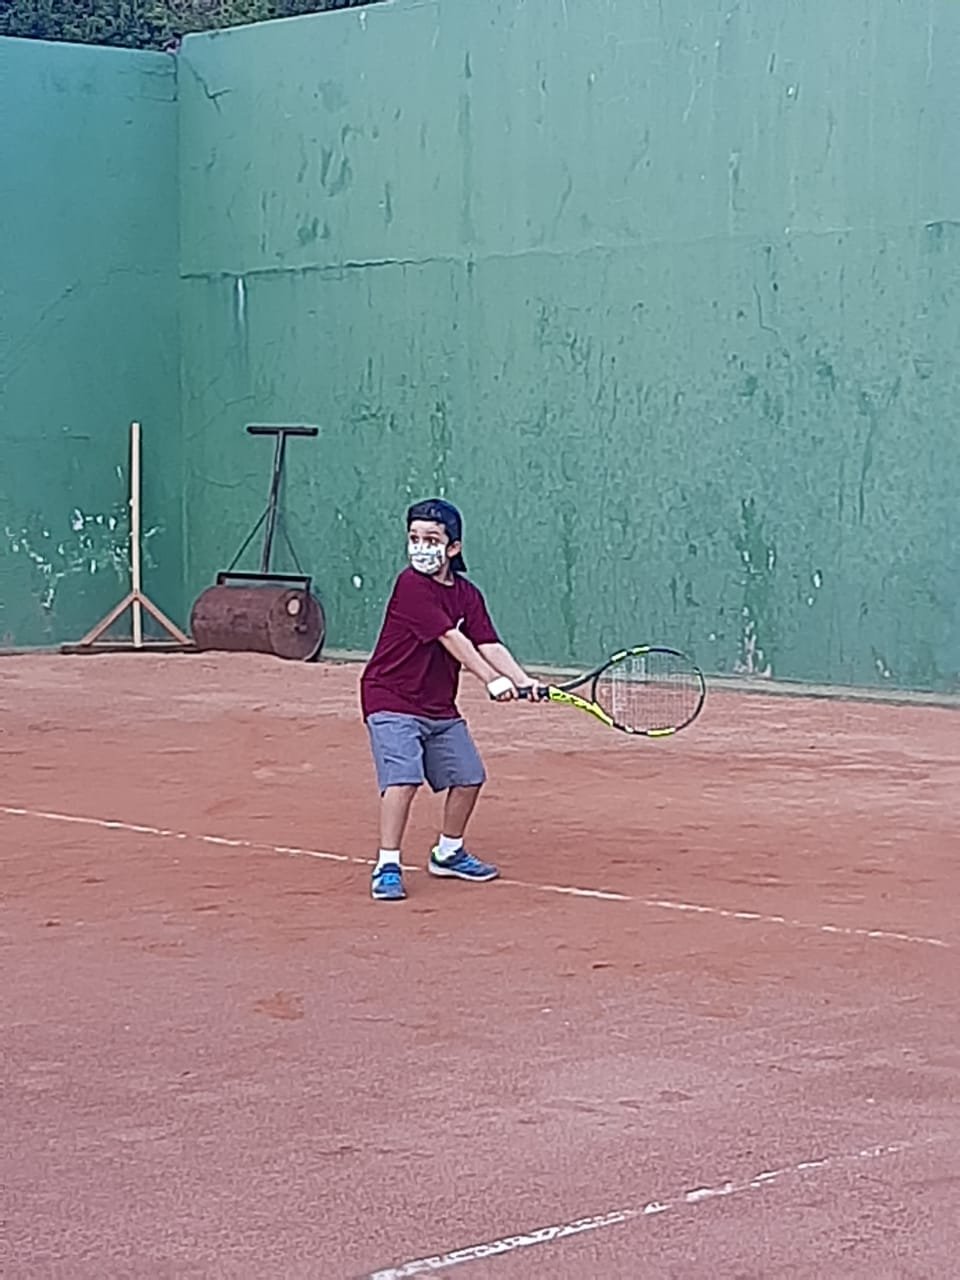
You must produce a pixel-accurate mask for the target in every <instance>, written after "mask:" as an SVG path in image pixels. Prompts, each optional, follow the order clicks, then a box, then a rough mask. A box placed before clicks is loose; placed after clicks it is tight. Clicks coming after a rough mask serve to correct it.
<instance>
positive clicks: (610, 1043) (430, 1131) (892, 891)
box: [0, 655, 960, 1280]
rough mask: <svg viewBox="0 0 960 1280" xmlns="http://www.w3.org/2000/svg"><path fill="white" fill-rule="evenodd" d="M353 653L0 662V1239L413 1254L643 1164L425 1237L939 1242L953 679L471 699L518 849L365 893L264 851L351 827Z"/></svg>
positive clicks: (813, 1256)
mask: <svg viewBox="0 0 960 1280" xmlns="http://www.w3.org/2000/svg"><path fill="white" fill-rule="evenodd" d="M356 679H357V670H356V668H351V667H337V666H325V665H319V666H301V665H298V664H283V663H280V662H276V661H271V660H268V659H261V658H256V657H252V656H247V655H240V656H233V657H226V656H224V657H222V658H216V659H214V658H210V657H200V656H190V657H180V658H176V657H166V658H162V657H155V656H129V657H127V656H119V657H97V658H75V659H68V658H62V657H51V656H43V657H40V656H36V657H28V658H10V659H4V660H0V706H2V716H0V777H2V783H0V805H2V806H4V807H5V809H6V810H7V812H4V811H2V810H0V971H2V974H3V984H2V991H0V1019H2V1027H0V1035H2V1076H3V1079H2V1084H3V1089H2V1096H0V1134H2V1141H0V1274H2V1275H3V1276H4V1277H17V1278H19V1277H34V1276H44V1277H46V1276H69V1277H71V1280H73V1278H77V1280H86V1278H87V1277H90V1278H93V1277H96V1278H98V1280H102V1278H103V1277H147V1278H153V1277H177V1278H180V1277H200V1276H204V1277H207V1276H210V1277H220V1276H223V1277H251V1280H253V1278H255V1277H256V1278H262V1277H271V1278H272V1277H278V1278H280V1277H282V1278H284V1280H288V1278H289V1280H299V1278H300V1277H304V1278H306V1277H311V1278H312V1277H322V1278H323V1280H341V1278H342V1280H350V1278H352V1277H359V1276H364V1275H369V1274H370V1273H372V1272H375V1271H377V1270H378V1269H381V1270H383V1271H384V1272H385V1273H386V1274H388V1275H391V1274H392V1275H396V1276H400V1275H411V1274H425V1273H426V1272H425V1270H423V1269H416V1268H403V1266H402V1264H404V1263H406V1262H408V1261H410V1260H416V1259H421V1258H424V1257H427V1256H430V1255H448V1254H451V1253H453V1254H455V1253H456V1251H457V1250H461V1249H463V1250H469V1249H470V1248H471V1247H472V1246H478V1245H483V1244H484V1243H490V1242H494V1241H498V1240H502V1239H504V1238H507V1237H513V1236H517V1235H523V1234H529V1233H533V1232H536V1231H537V1230H538V1229H539V1228H544V1227H550V1226H559V1225H561V1224H564V1223H570V1222H573V1221H576V1220H579V1219H583V1218H588V1217H590V1218H592V1217H597V1218H601V1219H602V1218H603V1217H604V1215H608V1214H610V1213H612V1212H614V1211H617V1210H623V1209H627V1210H630V1209H634V1210H636V1209H640V1208H642V1207H643V1206H644V1205H645V1204H648V1203H650V1202H653V1201H657V1202H660V1203H662V1204H667V1205H668V1206H669V1207H668V1208H667V1209H666V1211H664V1212H661V1213H647V1214H644V1215H640V1216H637V1217H629V1218H628V1219H627V1220H626V1221H609V1222H601V1223H599V1224H596V1223H595V1224H592V1226H593V1229H591V1230H589V1231H585V1232H583V1233H582V1234H578V1235H573V1236H569V1237H566V1238H561V1239H553V1240H547V1239H544V1238H542V1237H541V1238H538V1241H539V1242H536V1243H527V1244H525V1245H524V1247H510V1248H509V1249H508V1250H507V1251H506V1252H504V1253H502V1254H500V1255H499V1256H495V1257H488V1258H485V1259H484V1258H483V1257H482V1256H481V1255H480V1253H478V1252H476V1251H475V1252H473V1253H470V1252H467V1253H466V1254H464V1255H463V1256H462V1258H463V1260H460V1261H458V1259H457V1257H453V1258H450V1257H447V1258H446V1263H447V1264H448V1266H449V1270H444V1272H443V1274H451V1275H453V1276H456V1277H460V1278H461V1280H470V1278H471V1277H487V1276H490V1277H494V1278H495V1280H501V1278H502V1280H528V1278H529V1277H543V1276H550V1277H560V1278H562V1280H566V1278H567V1277H571V1278H574V1280H579V1278H581V1277H585V1278H588V1280H589V1278H591V1277H604V1278H609V1277H612V1278H619V1277H624V1278H629V1280H635V1278H637V1277H661V1276H663V1277H678V1278H679V1277H683V1278H685V1280H686V1278H687V1277H697V1278H699V1277H704V1278H706V1277H711V1278H712V1277H718V1276H725V1277H727V1276H737V1277H744V1278H746V1277H767V1276H777V1277H783V1276H789V1277H823V1276H830V1277H844V1278H847V1277H869V1278H870V1280H877V1278H878V1277H888V1276H889V1277H924V1278H927V1277H941V1276H944V1277H946V1276H953V1275H955V1274H956V1268H957V1263H956V1258H957V1256H958V1255H960V1211H958V1203H960V1016H958V991H960V966H958V958H960V919H958V913H957V899H958V891H960V869H958V855H960V838H958V803H957V795H958V784H960V714H958V713H957V712H956V711H950V710H941V709H935V708H913V707H882V706H875V705H865V704H850V703H842V702H831V701H814V700H799V699H785V698H761V697H758V696H745V695H733V694H729V693H717V692H712V693H711V696H710V697H709V698H708V703H707V708H706V710H705V712H704V715H703V717H702V718H701V720H700V721H699V722H698V723H697V724H696V725H695V726H694V727H693V728H692V729H690V730H688V731H687V732H686V733H684V734H682V735H679V736H678V737H677V738H675V739H673V740H672V741H668V742H660V743H656V744H650V743H643V742H635V741H631V740H628V739H624V738H621V737H619V736H618V735H615V734H611V733H609V732H608V731H606V730H604V729H603V728H601V727H600V726H596V727H594V726H593V725H592V723H591V722H589V721H588V720H586V719H584V718H583V717H581V716H580V715H578V714H577V713H575V712H571V711H568V710H564V709H560V708H550V707H523V708H509V707H500V706H496V707H494V706H492V705H488V704H487V703H486V702H484V701H483V700H482V699H481V698H479V697H478V696H477V695H476V694H471V695H470V696H469V697H468V698H467V699H466V700H465V706H466V707H467V709H468V711H469V714H470V716H471V720H472V722H473V724H474V728H475V732H476V736H477V738H478V740H479V742H480V744H481V747H482V749H483V750H484V753H485V755H486V758H487V761H488V765H489V767H490V771H491V783H490V786H489V789H488V792H487V794H486V796H485V798H484V800H483V801H482V803H481V806H480V809H479V810H478V814H477V818H476V822H475V826H474V829H473V833H472V834H473V840H472V845H473V847H474V848H475V849H476V851H477V852H478V853H481V854H483V855H485V856H486V855H489V856H491V857H495V858H496V859H498V860H499V862H500V864H501V866H502V868H503V872H504V876H505V878H506V880H511V881H519V882H521V883H519V884H511V883H506V882H503V881H501V882H498V883H495V884H492V885H486V886H472V885H460V884H456V883H449V882H437V881H433V880H429V879H428V878H427V877H426V876H425V875H423V874H411V875H410V877H409V888H410V891H411V896H410V898H409V900H408V901H407V902H406V903H404V904H400V905H394V904H374V903H372V902H370V901H369V899H368V897H367V883H368V880H367V878H368V871H367V868H366V867H365V866H363V865H360V864H358V863H353V862H349V861H347V862H336V861H330V860H321V859H316V858H310V857H307V856H294V855H290V854H282V853H278V852H275V851H273V849H274V847H275V846H297V847H300V848H305V849H310V850H316V851H326V852H328V853H334V854H342V855H346V856H347V857H350V858H358V859H363V858H366V857H368V856H371V855H372V853H373V850H374V845H375V839H376V837H375V816H376V806H375V795H374V789H373V781H372V773H371V769H370V765H369V762H368V757H367V746H366V739H365V734H364V730H363V727H362V725H361V724H360V722H359V720H358V716H357V711H356V695H355V688H356ZM10 809H26V810H29V811H31V812H30V813H29V814H14V813H10V812H9V810H10ZM40 812H43V813H46V814H60V815H65V816H80V817H87V818H91V819H96V820H116V821H118V822H120V823H123V824H128V825H134V826H141V827H146V828H151V829H152V830H146V831H140V832H138V831H132V830H129V829H128V827H126V826H118V827H114V828H106V827H102V826H97V825H90V824H78V823H67V822H63V821H59V820H56V819H54V818H53V817H50V816H46V817H43V816H36V815H37V814H39V813H40ZM436 820H437V808H436V801H435V800H433V799H432V798H429V797H427V796H423V797H422V798H421V799H420V801H419V802H418V806H417V810H416V817H415V827H414V830H413V832H412V838H411V840H410V842H409V846H408V849H407V850H406V860H407V861H408V862H410V863H414V864H416V863H419V864H422V862H423V858H424V854H425V851H426V849H427V848H428V846H429V844H430V842H431V839H432V837H433V836H434V834H435V830H436V828H435V823H436ZM158 828H159V829H162V830H164V831H166V832H167V834H156V833H155V830H156V829H158ZM173 833H182V834H180V835H177V834H173ZM204 835H206V836H216V837H228V838H234V839H238V840H241V841H246V842H250V843H252V844H253V845H255V846H258V847H254V848H251V847H248V846H247V845H240V846H237V847H229V846H223V845H213V844H210V843H206V842H204V841H202V840H201V839H199V837H201V836H204ZM259 846H262V847H259ZM542 886H555V887H559V888H564V887H569V886H579V887H581V888H586V889H598V890H607V891H612V892H615V893H621V894H623V895H624V898H625V900H616V899H614V900H610V899H603V898H588V897H574V896H569V895H565V894H561V893H557V892H554V891H550V890H548V889H544V888H543V887H542ZM655 902H661V903H662V904H663V905H659V906H658V905H654V903H655ZM685 906H686V907H690V906H700V907H709V908H715V909H719V910H720V911H728V912H749V913H754V914H756V915H758V916H760V917H763V918H761V919H737V918H734V917H733V916H729V915H723V914H717V913H716V912H715V911H711V912H704V911H692V910H686V909H682V908H684V907H685ZM776 917H782V918H783V922H780V921H778V920H777V919H776ZM824 926H826V927H827V931H825V930H824ZM831 928H837V929H841V930H846V932H830V931H829V930H830V929H831ZM870 931H880V932H881V934H882V935H885V934H900V935H905V936H904V937H903V938H897V937H893V938H891V937H888V936H876V937H870V936H867V935H868V934H869V932H870ZM909 939H912V940H909ZM938 944H940V945H938ZM878 1148H882V1150H875V1149H878ZM799 1166H806V1167H799ZM776 1171H783V1172H782V1173H780V1174H779V1176H778V1177H776V1178H770V1179H767V1180H761V1181H759V1182H754V1185H753V1186H751V1185H749V1184H750V1183H751V1181H752V1180H756V1179H757V1177H758V1175H760V1174H762V1173H765V1172H766V1173H771V1172H776ZM728 1183H729V1184H731V1185H730V1186H729V1187H727V1188H726V1191H727V1194H723V1195H713V1196H709V1197H706V1196H700V1197H698V1196H692V1197H691V1196H689V1195H688V1193H690V1192H691V1191H695V1190H696V1189H698V1188H701V1189H702V1188H710V1189H714V1190H717V1189H723V1188H724V1186H725V1184H728Z"/></svg>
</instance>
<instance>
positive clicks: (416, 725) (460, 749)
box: [367, 711, 487, 795]
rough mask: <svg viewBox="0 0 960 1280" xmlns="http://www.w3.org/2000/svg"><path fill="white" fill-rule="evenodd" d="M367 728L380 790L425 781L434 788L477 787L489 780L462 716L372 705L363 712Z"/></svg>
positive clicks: (441, 789) (417, 785)
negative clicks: (430, 714) (419, 713)
mask: <svg viewBox="0 0 960 1280" xmlns="http://www.w3.org/2000/svg"><path fill="white" fill-rule="evenodd" d="M367 732H368V733H369V734H370V747H371V750H372V751H373V762H374V764H375V765H376V769H377V785H378V786H379V788H380V793H381V795H382V794H383V792H384V791H386V789H387V787H419V786H420V785H421V784H422V783H423V782H428V783H429V784H430V786H431V787H432V788H433V790H434V791H447V790H449V788H450V787H479V786H482V785H483V783H484V782H486V780H487V775H486V771H485V770H484V767H483V761H482V760H481V759H480V753H479V752H478V751H477V748H476V746H475V744H474V741H473V738H472V737H471V736H470V730H469V729H468V728H467V722H466V721H465V720H428V719H426V718H425V717H424V716H405V715H400V714H399V713H397V712H395V711H375V712H374V713H373V715H371V716H368V718H367Z"/></svg>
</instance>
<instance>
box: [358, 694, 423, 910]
mask: <svg viewBox="0 0 960 1280" xmlns="http://www.w3.org/2000/svg"><path fill="white" fill-rule="evenodd" d="M367 732H368V733H369V735H370V748H371V751H372V752H373V760H374V764H375V766H376V770H377V785H378V786H379V788H380V851H379V853H378V855H377V865H376V866H375V868H374V870H373V875H372V877H371V883H370V891H371V894H372V896H373V897H374V898H379V899H384V900H388V901H391V900H393V901H395V900H398V899H400V898H405V897H406V892H405V890H404V887H403V876H402V872H401V867H400V849H401V846H402V844H403V833H404V831H405V830H406V826H407V819H408V818H409V816H410V806H411V805H412V803H413V797H414V796H415V795H416V793H417V788H418V787H419V786H420V785H421V784H422V782H423V780H424V773H423V733H422V729H421V726H420V724H419V722H418V721H417V719H416V718H415V717H414V716H401V715H394V714H393V713H386V712H378V713H376V714H374V715H372V716H370V717H369V718H368V720H367Z"/></svg>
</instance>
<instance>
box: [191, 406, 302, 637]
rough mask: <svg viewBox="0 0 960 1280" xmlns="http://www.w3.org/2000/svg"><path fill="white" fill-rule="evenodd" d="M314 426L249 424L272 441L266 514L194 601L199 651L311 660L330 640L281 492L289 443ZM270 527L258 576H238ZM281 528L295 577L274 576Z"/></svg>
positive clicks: (249, 430) (193, 629) (250, 430)
mask: <svg viewBox="0 0 960 1280" xmlns="http://www.w3.org/2000/svg"><path fill="white" fill-rule="evenodd" d="M317 431H318V429H317V428H316V427H312V426H286V425H282V424H274V425H269V424H268V425H258V424H251V425H250V426H248V427H247V433H248V434H249V435H251V436H268V437H272V438H273V441H274V452H273V472H272V475H271V477H270V493H269V497H268V500H267V507H266V510H265V511H264V512H263V514H262V515H261V517H260V519H259V520H258V521H257V523H256V524H255V525H254V527H253V529H252V530H251V531H250V533H249V534H248V535H247V538H246V541H245V542H244V544H243V546H242V547H241V548H240V550H239V551H238V552H237V554H236V555H235V556H234V558H233V563H232V564H231V565H230V567H229V569H226V570H225V571H223V572H221V573H218V574H217V579H216V583H215V585H214V586H212V587H207V589H206V590H205V591H203V592H201V594H200V595H199V596H198V597H197V598H196V600H195V601H194V603H193V608H192V610H191V612H190V630H191V632H192V634H193V640H194V643H195V644H196V647H197V648H198V649H218V650H224V651H226V652H231V653H240V652H247V653H270V654H273V655H274V656H276V657H278V658H289V659H292V660H294V661H299V662H311V661H313V660H314V659H315V658H317V657H318V656H319V654H320V650H321V649H322V648H323V642H324V639H325V637H326V629H327V624H326V618H325V616H324V612H323V607H322V606H321V604H320V601H319V600H318V599H317V597H316V596H315V595H314V593H313V590H312V586H313V583H312V579H311V578H310V577H309V575H307V574H305V573H303V572H299V570H300V563H299V561H298V560H297V557H296V553H295V552H294V550H293V546H292V545H291V543H290V539H289V536H288V535H287V533H286V529H285V527H284V525H283V520H282V516H281V513H280V489H281V484H282V480H283V466H284V460H285V457H286V448H287V440H288V439H291V438H293V439H297V438H304V437H306V438H314V437H316V435H317ZM264 524H265V525H266V529H265V533H264V540H263V553H262V556H261V560H260V571H259V572H258V573H239V572H235V566H236V565H237V563H238V562H239V560H240V557H241V556H242V555H243V553H244V552H245V551H246V549H247V547H248V546H249V545H250V543H251V541H252V540H253V538H254V537H255V536H256V533H257V531H258V530H259V529H260V527H261V526H262V525H264ZM278 528H279V529H280V530H281V532H282V533H283V535H284V537H285V538H286V542H287V547H288V549H289V551H290V553H291V555H292V556H293V560H294V563H295V564H296V567H297V569H298V572H297V573H295V574H294V573H273V572H271V567H270V565H271V556H272V552H273V543H274V538H275V535H276V533H277V530H278Z"/></svg>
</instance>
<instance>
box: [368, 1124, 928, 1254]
mask: <svg viewBox="0 0 960 1280" xmlns="http://www.w3.org/2000/svg"><path fill="white" fill-rule="evenodd" d="M934 1140H935V1139H934ZM915 1145H916V1144H914V1143H910V1142H891V1143H888V1144H887V1145H886V1146H881V1147H867V1148H866V1149H865V1150H863V1151H855V1152H852V1153H850V1154H846V1155H839V1156H822V1157H820V1158H819V1159H815V1160H803V1161H801V1162H800V1163H799V1164H791V1165H785V1166H784V1167H783V1168H782V1169H771V1170H769V1171H768V1172H766V1173H758V1174H756V1175H755V1176H754V1177H752V1178H750V1179H748V1180H747V1181H746V1182H721V1183H719V1184H718V1185H717V1186H714V1187H695V1188H694V1189H693V1190H692V1191H683V1192H678V1193H677V1194H676V1195H673V1196H671V1197H670V1198H669V1199H667V1200H660V1199H657V1200H649V1201H647V1203H646V1204H642V1205H634V1206H631V1207H630V1208H628V1209H615V1210H613V1212H611V1213H603V1214H599V1215H598V1216H596V1217H591V1218H577V1219H575V1220H574V1221H572V1222H559V1223H555V1224H554V1225H552V1226H548V1227H537V1228H536V1229H535V1230H533V1231H529V1232H524V1233H523V1234H522V1235H516V1236H503V1237H501V1239H499V1240H487V1241H485V1242H484V1243H483V1244H473V1245H468V1246H467V1247H466V1248H463V1249H455V1250H453V1251H452V1252H450V1253H437V1254H433V1255H432V1256H431V1257H428V1258H414V1259H412V1260H411V1261H409V1262H400V1263H397V1264H396V1265H395V1266H392V1267H385V1268H384V1269H383V1270H382V1271H372V1272H367V1273H366V1274H365V1275H364V1276H363V1277H362V1280H407V1277H408V1276H422V1275H426V1274H427V1273H429V1272H432V1271H448V1270H449V1269H450V1268H451V1267H459V1266H461V1265H462V1264H463V1263H465V1262H477V1261H479V1260H480V1259H483V1258H496V1257H498V1256H500V1255H502V1254H505V1253H514V1252H515V1251H516V1250H517V1249H530V1248H535V1247H537V1246H540V1245H545V1244H553V1243H554V1242H555V1241H557V1240H565V1239H567V1238H568V1237H570V1236H580V1235H584V1234H585V1233H586V1232H588V1231H603V1230H604V1229H605V1228H607V1227H619V1226H622V1225H623V1224H624V1223H626V1222H635V1221H636V1220H637V1219H639V1218H652V1217H655V1216H656V1215H658V1214H661V1213H671V1212H673V1211H675V1210H677V1209H682V1208H684V1207H685V1206H687V1205H696V1204H702V1203H703V1201H705V1200H719V1199H722V1198H724V1197H726V1196H736V1195H742V1194H743V1193H744V1192H746V1191H760V1190H762V1189H763V1188H764V1187H768V1186H770V1184H771V1183H774V1182H781V1181H783V1179H785V1178H791V1177H796V1176H798V1175H800V1174H804V1173H810V1172H821V1171H822V1170H825V1169H832V1168H838V1167H840V1166H844V1165H852V1164H858V1163H863V1162H865V1161H867V1160H878V1159H880V1158H881V1157H882V1156H892V1155H898V1154H899V1153H900V1152H902V1151H909V1150H911V1148H912V1147H913V1146H915Z"/></svg>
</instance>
